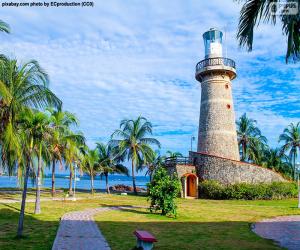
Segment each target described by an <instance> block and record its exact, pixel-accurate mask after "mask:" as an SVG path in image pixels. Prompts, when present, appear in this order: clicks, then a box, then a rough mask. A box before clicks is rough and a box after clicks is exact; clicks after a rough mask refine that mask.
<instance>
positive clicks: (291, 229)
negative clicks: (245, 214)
mask: <svg viewBox="0 0 300 250" xmlns="http://www.w3.org/2000/svg"><path fill="white" fill-rule="evenodd" d="M253 231H254V232H255V233H256V234H258V235H259V236H261V237H263V238H266V239H272V240H274V241H276V242H278V244H279V245H280V246H282V247H285V248H287V249H289V250H299V249H300V215H293V216H280V217H275V218H272V219H265V220H262V221H260V222H257V223H255V224H254V226H253Z"/></svg>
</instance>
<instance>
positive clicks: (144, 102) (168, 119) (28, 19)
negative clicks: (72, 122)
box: [0, 0, 299, 153]
mask: <svg viewBox="0 0 300 250" xmlns="http://www.w3.org/2000/svg"><path fill="white" fill-rule="evenodd" d="M240 7H241V6H240V5H238V4H237V3H236V2H233V1H226V3H225V2H224V1H221V0H215V1H209V2H203V1H171V2H170V1H166V0H165V1H143V2H141V1H136V3H133V2H132V1H131V2H130V3H129V2H127V1H120V0H113V1H106V2H103V1H102V2H101V3H98V2H97V4H96V7H95V8H93V9H82V8H81V9H79V10H77V9H68V8H64V9H63V8H60V9H48V10H42V9H38V8H36V9H34V8H31V9H24V8H23V9H22V8H18V9H7V8H6V9H2V10H3V14H2V17H1V18H2V19H4V20H5V21H7V22H9V23H10V24H11V26H12V29H13V34H12V35H10V36H6V35H4V34H3V35H2V36H1V39H2V41H1V44H0V46H1V47H0V48H1V50H2V51H5V52H6V53H10V54H15V55H16V56H17V57H18V58H21V59H22V60H26V59H30V58H35V59H37V60H39V61H40V63H41V64H42V65H43V66H44V67H45V68H46V69H47V70H48V72H49V73H50V76H51V80H52V84H51V87H52V89H53V90H54V91H55V92H56V93H57V94H58V95H59V96H60V97H61V98H62V100H63V102H64V105H65V108H66V109H68V110H70V111H72V112H75V113H76V114H77V115H78V117H79V118H80V121H81V125H80V129H81V130H82V131H83V132H84V133H85V134H86V136H87V138H88V142H89V144H90V145H92V144H93V142H94V141H95V140H96V139H98V138H101V139H102V138H108V137H109V135H110V134H111V132H112V131H113V130H114V129H115V128H117V127H118V126H119V121H120V120H121V119H123V118H126V117H128V118H129V117H136V116H138V115H143V116H145V117H147V118H149V119H150V120H151V121H152V123H153V124H154V126H155V133H156V134H157V135H158V138H159V139H160V140H161V142H162V145H163V151H165V150H167V149H172V150H174V151H175V150H179V151H182V152H184V153H185V152H187V150H189V147H190V136H191V134H194V135H195V134H196V133H197V126H198V119H199V103H200V87H199V84H198V83H197V82H196V80H195V79H194V67H195V65H196V63H197V61H199V60H201V59H202V58H203V41H202V33H203V32H204V31H205V30H207V29H208V28H210V27H219V28H221V29H224V27H225V26H226V30H227V34H226V37H227V39H226V40H227V41H226V47H227V50H228V57H231V58H233V59H235V60H236V62H237V67H238V75H239V76H238V78H237V79H236V80H235V81H234V82H233V86H234V87H233V88H234V97H235V104H236V105H235V109H236V110H237V116H239V115H241V114H242V113H244V112H247V113H248V114H249V115H250V116H251V117H253V118H255V119H257V120H258V123H259V126H260V127H261V128H262V130H263V132H264V133H265V134H266V135H267V136H268V137H269V139H270V142H271V143H272V144H273V145H276V143H277V139H276V137H277V135H278V134H279V132H281V131H282V129H283V127H285V126H286V125H287V124H288V123H290V122H292V121H296V120H299V110H293V111H289V110H288V109H286V107H282V109H283V110H285V109H286V112H278V105H288V103H289V102H290V101H295V100H297V97H298V94H297V93H299V85H297V80H298V79H299V65H285V64H284V58H283V57H282V56H284V53H285V39H284V37H283V36H282V34H281V31H280V27H272V26H266V25H262V26H260V27H259V29H258V30H257V32H256V35H255V40H254V50H253V52H251V53H247V52H246V51H245V50H244V49H242V50H241V49H239V48H238V43H237V41H236V39H235V36H236V27H237V21H238V15H239V9H240ZM286 71H288V72H289V75H286ZM287 79H288V80H287ZM282 84H285V86H294V93H291V94H288V93H287V91H288V90H287V89H284V88H282ZM268 86H270V87H272V89H270V88H269V87H268ZM283 97H286V98H284V99H283ZM295 107H298V108H299V106H295ZM292 114H293V115H292ZM174 131H177V132H178V133H177V134H176V133H173V132H174Z"/></svg>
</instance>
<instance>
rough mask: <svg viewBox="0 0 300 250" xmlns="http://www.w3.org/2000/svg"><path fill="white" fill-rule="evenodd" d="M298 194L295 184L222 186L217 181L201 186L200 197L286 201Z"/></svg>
mask: <svg viewBox="0 0 300 250" xmlns="http://www.w3.org/2000/svg"><path fill="white" fill-rule="evenodd" d="M297 194H298V190H297V185H296V183H294V182H273V183H270V184H266V183H262V184H247V183H237V184H231V185H221V184H219V183H218V182H216V181H204V182H202V183H200V184H199V195H200V197H201V198H207V199H244V200H259V199H285V198H293V197H297Z"/></svg>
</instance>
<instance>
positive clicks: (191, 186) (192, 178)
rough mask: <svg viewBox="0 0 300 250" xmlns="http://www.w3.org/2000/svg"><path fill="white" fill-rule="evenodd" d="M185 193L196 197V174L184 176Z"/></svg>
mask: <svg viewBox="0 0 300 250" xmlns="http://www.w3.org/2000/svg"><path fill="white" fill-rule="evenodd" d="M186 188H187V190H186V191H187V192H186V195H187V196H188V197H197V176H196V175H194V174H189V175H188V176H187V177H186Z"/></svg>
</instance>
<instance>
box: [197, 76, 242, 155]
mask: <svg viewBox="0 0 300 250" xmlns="http://www.w3.org/2000/svg"><path fill="white" fill-rule="evenodd" d="M197 151H198V152H206V153H209V154H213V155H220V156H222V157H226V158H230V159H234V160H239V151H238V145H237V134H236V126H235V113H234V107H233V100H232V84H231V81H230V76H229V74H225V73H221V72H219V71H217V72H215V73H214V74H213V73H210V74H206V75H204V76H203V77H202V81H201V105H200V119H199V132H198V150H197Z"/></svg>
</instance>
